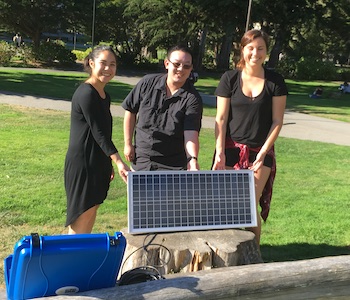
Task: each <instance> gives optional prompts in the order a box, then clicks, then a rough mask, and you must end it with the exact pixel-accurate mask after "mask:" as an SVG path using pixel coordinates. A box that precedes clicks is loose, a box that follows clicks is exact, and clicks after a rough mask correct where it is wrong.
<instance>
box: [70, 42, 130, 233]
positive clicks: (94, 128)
mask: <svg viewBox="0 0 350 300" xmlns="http://www.w3.org/2000/svg"><path fill="white" fill-rule="evenodd" d="M84 67H85V70H86V71H87V72H88V73H89V75H90V77H89V78H88V79H87V80H86V81H85V82H84V83H82V84H81V85H80V86H79V87H78V88H77V90H76V91H75V93H74V95H73V98H72V110H71V127H70V139H69V147H68V151H67V155H66V160H65V170H64V182H65V189H66V194H67V219H66V226H68V233H69V234H75V233H91V231H92V228H93V226H94V223H95V219H96V213H97V209H98V207H99V205H100V204H101V203H103V201H104V200H105V199H106V197H107V192H108V190H109V184H110V181H111V180H113V178H114V170H113V167H112V161H113V162H114V163H115V164H116V165H117V167H118V173H119V175H120V176H121V178H122V179H123V180H124V182H126V179H127V172H128V171H129V167H128V166H127V165H126V164H125V163H124V162H123V160H122V159H121V157H120V156H119V154H118V150H117V148H116V147H115V145H114V144H113V142H112V115H111V112H110V103H111V98H110V96H109V94H108V93H106V92H105V90H104V88H105V86H106V84H107V83H108V82H109V81H110V80H111V79H112V78H113V77H114V76H115V74H116V69H117V56H116V54H115V52H114V51H113V49H112V48H111V47H109V46H100V47H96V48H95V49H94V50H93V51H92V52H91V53H90V54H89V55H88V56H87V57H86V58H85V60H84Z"/></svg>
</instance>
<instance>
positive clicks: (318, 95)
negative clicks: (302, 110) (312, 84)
mask: <svg viewBox="0 0 350 300" xmlns="http://www.w3.org/2000/svg"><path fill="white" fill-rule="evenodd" d="M322 94H323V89H322V86H321V85H320V86H318V87H317V88H316V89H315V90H314V92H313V93H312V94H310V95H309V97H310V98H313V99H319V98H321V97H322Z"/></svg>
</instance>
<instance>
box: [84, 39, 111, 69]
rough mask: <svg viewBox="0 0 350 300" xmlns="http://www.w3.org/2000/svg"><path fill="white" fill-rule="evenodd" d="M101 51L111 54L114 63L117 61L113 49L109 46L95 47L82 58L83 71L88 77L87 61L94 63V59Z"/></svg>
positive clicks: (88, 65) (88, 66)
mask: <svg viewBox="0 0 350 300" xmlns="http://www.w3.org/2000/svg"><path fill="white" fill-rule="evenodd" d="M103 51H109V52H111V53H112V54H113V55H114V57H115V61H117V54H116V53H115V51H114V50H113V48H112V47H111V46H107V45H103V46H97V47H96V48H94V49H93V50H92V51H91V52H90V53H89V54H88V55H87V56H86V57H85V58H84V71H85V72H87V73H89V75H91V67H90V64H89V60H90V59H91V60H93V61H95V59H96V58H97V57H98V56H99V55H100V53H101V52H103Z"/></svg>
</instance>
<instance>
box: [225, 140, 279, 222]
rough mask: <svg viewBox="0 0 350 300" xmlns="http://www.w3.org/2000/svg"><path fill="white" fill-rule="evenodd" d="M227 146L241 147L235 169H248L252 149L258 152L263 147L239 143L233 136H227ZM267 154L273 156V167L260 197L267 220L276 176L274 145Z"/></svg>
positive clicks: (262, 215)
mask: <svg viewBox="0 0 350 300" xmlns="http://www.w3.org/2000/svg"><path fill="white" fill-rule="evenodd" d="M225 148H227V149H230V148H239V150H240V152H239V161H238V162H237V163H236V164H235V165H234V166H233V168H234V169H235V170H241V169H248V167H249V154H250V151H252V152H255V153H258V152H259V151H260V149H261V147H258V148H249V147H248V146H247V145H244V144H240V143H237V142H235V141H233V140H232V139H231V137H226V141H225ZM266 155H269V156H271V158H272V167H271V172H270V176H269V178H268V180H267V182H266V184H265V187H264V189H263V192H262V194H261V197H260V199H259V204H260V207H261V212H260V215H261V217H262V219H263V220H264V221H266V220H267V217H268V215H269V212H270V204H271V199H272V188H273V182H274V180H275V176H276V156H275V150H274V146H272V147H271V149H270V150H269V151H268V152H267V154H266Z"/></svg>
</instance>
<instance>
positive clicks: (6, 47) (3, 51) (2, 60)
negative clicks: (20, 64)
mask: <svg viewBox="0 0 350 300" xmlns="http://www.w3.org/2000/svg"><path fill="white" fill-rule="evenodd" d="M14 54H15V51H14V46H13V45H10V44H8V43H7V42H5V41H0V66H8V65H9V63H10V61H11V58H12V56H13V55H14Z"/></svg>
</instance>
